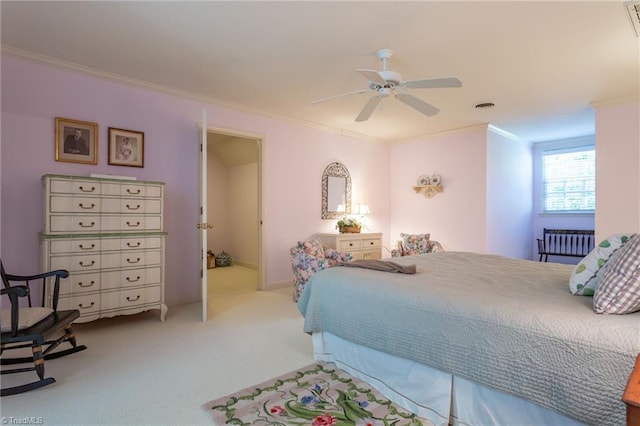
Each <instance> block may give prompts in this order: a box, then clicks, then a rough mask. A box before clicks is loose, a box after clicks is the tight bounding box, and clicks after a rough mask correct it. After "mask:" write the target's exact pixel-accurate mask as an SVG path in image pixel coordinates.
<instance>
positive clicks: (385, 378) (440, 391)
mask: <svg viewBox="0 0 640 426" xmlns="http://www.w3.org/2000/svg"><path fill="white" fill-rule="evenodd" d="M312 338H313V354H314V358H315V359H316V360H317V361H326V362H333V363H335V364H336V366H337V367H339V368H340V369H342V370H344V371H346V372H348V373H349V374H351V375H353V376H355V377H358V378H360V379H362V380H364V381H366V382H367V383H369V384H371V385H372V386H374V387H375V388H376V389H377V390H378V391H379V392H380V393H382V394H383V395H384V396H385V397H387V398H389V399H390V400H392V401H393V402H395V403H396V404H398V405H400V406H401V407H403V408H405V409H407V410H409V411H411V412H413V413H416V414H417V415H418V416H420V417H423V418H426V419H429V420H430V421H431V422H433V424H434V425H436V426H443V425H444V426H446V425H449V424H451V425H453V426H466V425H474V426H485V425H486V426H490V425H491V426H493V425H505V426H507V425H508V426H516V425H517V426H528V425H531V426H533V425H535V426H539V425H545V426H547V425H548V426H551V425H557V426H580V425H583V423H580V422H578V421H576V420H573V419H570V418H568V417H565V416H563V415H561V414H558V413H556V412H554V411H551V410H548V409H546V408H543V407H540V406H538V405H535V404H533V403H531V402H528V401H525V400H523V399H520V398H516V397H514V396H511V395H508V394H505V393H503V392H500V391H497V390H494V389H491V388H488V387H486V386H482V385H479V384H476V383H473V382H470V381H468V380H465V379H462V378H460V377H455V376H452V375H451V374H449V373H444V372H442V371H439V370H436V369H433V368H431V367H428V366H426V365H424V364H420V363H417V362H414V361H410V360H407V359H404V358H399V357H396V356H393V355H389V354H385V353H383V352H380V351H377V350H375V349H370V348H367V347H365V346H361V345H357V344H354V343H350V342H348V341H346V340H344V339H341V338H339V337H337V336H335V335H333V334H330V333H314V334H313V336H312Z"/></svg>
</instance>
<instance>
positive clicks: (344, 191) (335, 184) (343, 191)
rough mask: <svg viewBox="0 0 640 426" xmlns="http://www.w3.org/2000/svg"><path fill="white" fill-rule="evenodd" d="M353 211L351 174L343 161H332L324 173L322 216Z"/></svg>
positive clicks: (333, 217) (325, 217)
mask: <svg viewBox="0 0 640 426" xmlns="http://www.w3.org/2000/svg"><path fill="white" fill-rule="evenodd" d="M349 213H351V175H349V170H347V167H346V166H345V165H344V164H342V163H331V164H329V165H328V166H327V167H326V168H325V169H324V173H322V218H323V219H336V218H338V217H340V216H343V215H345V214H349Z"/></svg>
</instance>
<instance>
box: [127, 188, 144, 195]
mask: <svg viewBox="0 0 640 426" xmlns="http://www.w3.org/2000/svg"><path fill="white" fill-rule="evenodd" d="M140 192H141V191H140V189H138V190H136V191H132V190H131V189H129V188H127V194H134V195H137V194H140Z"/></svg>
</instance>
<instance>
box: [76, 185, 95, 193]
mask: <svg viewBox="0 0 640 426" xmlns="http://www.w3.org/2000/svg"><path fill="white" fill-rule="evenodd" d="M95 190H96V187H95V186H92V187H91V188H85V187H84V186H81V187H80V191H82V192H94V191H95Z"/></svg>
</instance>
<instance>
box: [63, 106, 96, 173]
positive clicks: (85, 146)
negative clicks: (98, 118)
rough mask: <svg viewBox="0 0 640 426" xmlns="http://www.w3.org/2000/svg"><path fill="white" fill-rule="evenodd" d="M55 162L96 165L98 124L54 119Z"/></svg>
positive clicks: (68, 119)
mask: <svg viewBox="0 0 640 426" xmlns="http://www.w3.org/2000/svg"><path fill="white" fill-rule="evenodd" d="M55 133H56V156H55V158H56V161H66V162H69V163H83V164H98V124H97V123H91V122H88V121H80V120H72V119H70V118H61V117H56V132H55Z"/></svg>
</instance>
